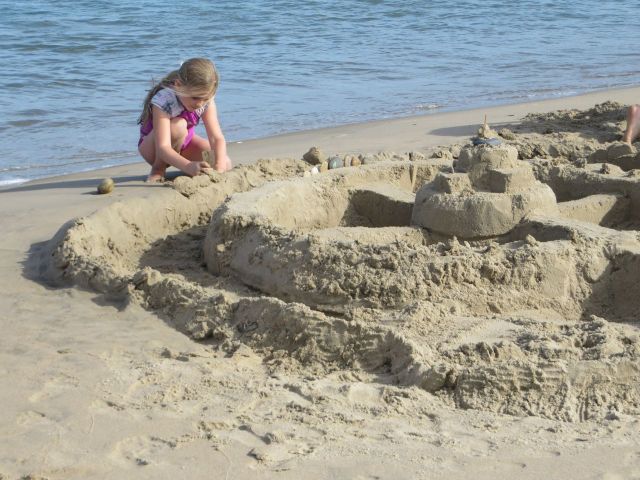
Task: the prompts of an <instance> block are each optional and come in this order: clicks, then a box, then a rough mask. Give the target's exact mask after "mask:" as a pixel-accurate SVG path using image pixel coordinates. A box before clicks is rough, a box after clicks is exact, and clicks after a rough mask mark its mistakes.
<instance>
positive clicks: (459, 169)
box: [411, 145, 557, 239]
mask: <svg viewBox="0 0 640 480" xmlns="http://www.w3.org/2000/svg"><path fill="white" fill-rule="evenodd" d="M455 170H456V173H440V174H438V175H437V176H436V178H435V179H434V180H433V181H432V182H430V183H427V184H425V185H424V186H423V187H422V188H421V189H420V190H419V191H418V192H417V194H416V200H415V205H414V208H413V212H412V217H411V223H412V224H413V225H417V226H421V227H424V228H427V229H429V230H431V231H434V232H437V233H440V234H444V235H455V236H457V237H458V238H464V239H475V238H486V237H495V236H498V235H503V234H505V233H507V232H509V231H510V230H512V229H513V227H515V226H516V225H517V224H518V223H520V221H521V220H522V219H523V218H524V217H525V216H526V215H527V214H528V213H530V212H532V211H535V210H541V211H545V212H546V213H553V212H556V211H557V206H556V197H555V194H554V193H553V190H551V188H550V187H549V186H548V185H545V184H543V183H541V182H539V181H537V180H536V179H535V177H534V175H533V171H532V169H531V166H530V164H528V163H527V162H523V161H519V160H518V152H517V150H516V149H515V148H514V147H512V146H509V145H500V146H490V145H479V146H476V147H468V148H466V149H464V150H463V151H462V152H461V154H460V158H459V160H458V163H457V165H456V168H455Z"/></svg>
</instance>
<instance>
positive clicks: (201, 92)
mask: <svg viewBox="0 0 640 480" xmlns="http://www.w3.org/2000/svg"><path fill="white" fill-rule="evenodd" d="M217 88H218V72H216V69H215V66H214V65H213V63H212V62H211V61H210V60H208V59H206V58H191V59H189V60H187V61H186V62H184V63H183V64H182V65H181V66H180V68H179V69H178V70H174V71H173V72H171V73H169V74H168V75H167V76H166V77H164V78H163V79H162V80H161V81H160V83H158V84H157V85H155V86H154V87H153V88H152V89H151V90H149V93H148V94H147V97H146V98H145V100H144V104H143V109H142V114H141V115H140V118H139V119H138V123H139V124H140V140H139V141H138V151H139V152H140V155H142V158H144V159H145V160H146V161H147V163H148V164H149V165H151V173H149V177H148V178H147V181H148V182H158V181H162V180H164V174H165V171H166V169H167V167H168V166H169V165H172V166H174V167H176V168H178V169H179V170H182V171H183V172H184V173H186V174H187V175H191V176H196V175H199V174H200V173H201V172H202V171H203V169H206V168H211V166H210V165H209V164H208V163H207V162H204V161H203V160H202V152H203V151H204V150H211V149H212V147H213V151H214V154H215V164H214V168H215V169H216V170H217V171H218V172H226V171H228V170H231V160H230V159H229V157H228V156H227V144H226V142H225V140H224V136H223V135H222V130H221V128H220V123H219V122H218V115H217V112H216V105H215V103H214V101H213V97H214V95H215V93H216V90H217ZM201 118H202V123H203V124H204V127H205V129H206V131H207V138H202V137H200V136H198V135H196V134H195V133H194V128H195V126H196V125H197V124H198V123H199V121H200V119H201Z"/></svg>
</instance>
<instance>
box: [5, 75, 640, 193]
mask: <svg viewBox="0 0 640 480" xmlns="http://www.w3.org/2000/svg"><path fill="white" fill-rule="evenodd" d="M638 98H640V86H638V87H625V88H617V89H612V90H598V91H594V92H589V93H583V94H578V95H572V96H566V97H559V98H552V99H545V100H537V101H531V102H523V103H513V104H505V105H497V106H490V107H487V108H472V109H468V110H455V111H445V112H435V113H425V114H419V115H411V116H406V117H397V118H389V119H382V120H371V121H367V122H362V123H350V124H344V125H338V126H332V127H324V128H319V129H312V130H301V131H296V132H291V133H284V134H280V135H273V136H269V137H259V138H253V139H247V140H242V141H234V142H229V143H228V149H229V154H230V156H231V158H232V160H233V161H234V162H235V164H236V165H246V164H248V163H251V162H254V161H255V160H257V159H258V158H264V157H271V158H299V157H301V156H302V154H303V153H304V152H305V151H306V149H308V148H309V147H311V146H313V145H317V146H318V147H320V148H321V149H323V150H325V151H327V152H328V153H332V154H337V153H363V152H374V151H379V150H384V149H389V147H388V145H387V143H388V140H387V138H388V137H387V136H385V135H384V133H385V132H386V131H387V130H388V129H390V130H391V133H392V135H393V137H394V138H395V139H394V140H393V144H394V145H396V147H395V149H396V150H400V149H403V150H407V151H408V150H411V149H414V150H419V149H425V148H429V147H434V146H437V145H446V144H448V143H452V142H454V141H459V140H460V139H462V138H465V137H470V136H472V135H474V133H475V132H474V128H475V127H476V126H477V125H479V124H480V123H482V121H483V119H484V115H485V114H487V115H488V120H489V122H490V123H491V124H492V125H496V126H503V125H508V124H509V123H510V122H511V121H512V120H513V119H515V118H520V117H522V116H523V115H526V114H528V113H541V112H546V111H551V110H557V109H563V108H566V109H571V108H578V109H584V108H588V107H589V106H593V105H595V104H597V103H601V102H604V101H607V100H613V101H617V102H620V103H622V104H627V105H628V104H632V103H635V102H637V101H638V100H637V99H638ZM439 125H454V126H452V127H447V128H444V129H438V128H437V127H438V126H439ZM145 165H146V163H145V162H143V161H142V160H141V159H140V162H134V163H127V164H123V165H117V166H110V167H104V168H99V169H95V170H87V171H83V172H77V173H71V174H66V175H58V176H51V177H44V178H39V179H35V180H31V181H27V182H24V183H20V184H17V185H12V184H8V185H2V186H0V192H3V191H10V190H19V189H21V188H23V187H28V186H29V185H36V184H41V183H47V182H49V181H54V180H56V179H57V180H60V179H63V178H70V179H71V178H76V176H77V177H78V178H87V177H88V176H92V175H94V173H93V172H102V173H104V174H105V176H117V175H118V172H119V170H120V169H124V171H127V172H130V171H132V170H131V168H132V167H133V168H134V170H133V171H137V170H138V169H135V166H138V167H142V168H141V170H144V167H145ZM170 171H172V169H170ZM141 175H144V172H143V173H141Z"/></svg>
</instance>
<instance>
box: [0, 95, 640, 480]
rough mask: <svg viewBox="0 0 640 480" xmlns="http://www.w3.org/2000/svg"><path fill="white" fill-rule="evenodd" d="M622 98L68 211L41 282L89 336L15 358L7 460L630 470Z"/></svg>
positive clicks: (87, 471)
mask: <svg viewBox="0 0 640 480" xmlns="http://www.w3.org/2000/svg"><path fill="white" fill-rule="evenodd" d="M624 114H625V108H624V105H623V104H621V103H616V102H604V103H600V104H597V105H595V106H593V105H591V107H590V108H583V109H580V110H575V109H564V110H552V111H547V112H544V113H536V114H530V115H527V116H523V117H522V118H521V119H518V120H517V121H516V120H514V121H512V122H504V123H502V124H500V125H494V126H492V128H493V130H492V129H489V128H488V127H487V128H486V129H485V130H484V131H488V132H490V133H491V136H492V137H493V138H497V141H495V142H494V144H486V143H482V142H480V143H481V144H479V145H474V144H473V143H472V142H471V136H472V135H473V134H474V133H477V129H478V127H479V126H480V125H479V123H478V124H475V125H473V129H472V130H471V133H470V134H469V135H460V136H459V137H458V138H456V141H455V142H453V143H448V144H446V145H439V146H435V145H431V146H423V147H417V146H416V145H410V147H411V148H409V149H401V148H394V151H391V150H382V151H379V150H376V151H361V152H357V151H355V150H354V151H346V150H347V149H345V150H343V151H335V150H334V151H329V152H328V153H329V155H330V160H331V162H333V163H332V164H331V165H330V166H331V167H338V166H339V165H354V166H345V167H339V168H331V169H329V170H324V171H322V172H321V173H317V174H310V173H309V172H310V170H311V168H312V167H313V164H315V163H316V161H319V162H320V164H321V163H322V162H321V159H320V155H321V154H320V153H319V152H318V151H317V150H316V151H313V155H312V157H313V158H312V161H310V160H309V158H311V157H310V156H309V155H307V157H309V158H306V161H305V160H303V159H302V157H303V154H304V152H306V151H307V150H308V149H309V148H308V147H310V146H311V145H307V147H306V148H304V149H300V150H299V156H298V157H297V158H296V157H288V158H285V157H281V158H270V159H262V160H258V161H257V162H254V163H251V164H247V165H241V166H238V167H236V168H234V169H233V170H232V171H231V172H229V173H227V174H224V175H219V174H214V173H212V174H210V175H203V176H200V177H196V178H193V179H190V178H187V177H182V176H180V177H177V178H175V179H174V180H172V181H170V182H168V183H167V184H166V185H164V186H159V187H157V188H156V187H154V188H152V190H153V191H152V192H149V191H148V190H147V191H146V192H147V194H144V195H122V196H121V197H120V198H112V199H111V201H109V202H108V203H107V204H103V205H97V206H98V207H99V208H97V209H95V211H93V212H92V213H88V214H84V215H82V216H79V217H77V218H75V219H72V220H69V219H68V218H65V217H64V216H62V215H59V216H58V217H61V216H62V218H63V221H62V222H60V223H59V230H58V232H57V233H55V235H52V236H51V237H50V238H49V239H45V241H42V242H40V243H37V244H35V245H34V246H33V247H32V248H31V251H30V252H29V254H28V258H27V259H26V261H25V277H26V279H25V280H23V281H25V282H27V281H28V282H37V283H36V284H37V285H40V287H39V288H41V290H42V291H41V292H39V293H38V295H40V296H43V297H50V296H53V297H55V296H61V295H62V296H65V297H69V298H70V299H71V301H66V300H61V301H60V302H58V303H56V302H53V301H51V300H48V302H49V303H48V305H49V307H48V308H50V311H51V312H52V313H50V314H51V315H52V319H53V320H55V321H52V322H49V323H43V324H42V325H43V327H37V328H46V329H47V332H48V333H46V334H38V335H36V338H47V337H52V338H60V339H64V338H68V337H69V336H71V335H72V334H71V333H70V332H71V331H73V332H80V331H84V332H85V333H84V335H86V336H84V337H83V335H82V334H78V333H74V334H73V336H75V337H78V338H80V339H82V338H84V340H80V341H79V340H75V341H68V342H67V343H68V345H69V346H67V347H64V346H61V344H60V342H58V341H56V342H53V341H50V342H49V343H50V344H51V345H52V346H51V347H42V348H40V349H36V350H35V352H34V353H31V354H30V355H31V357H33V358H32V361H34V362H35V363H36V364H37V365H39V366H38V367H37V368H36V367H34V369H32V370H30V372H31V374H30V375H36V372H40V375H42V377H41V378H37V377H24V376H23V378H20V379H18V378H17V377H16V376H15V375H13V377H15V382H16V384H17V385H18V386H16V387H15V388H16V391H17V392H21V391H23V390H24V391H29V392H30V394H29V396H28V398H24V399H21V398H20V397H19V396H16V395H14V394H8V393H6V392H7V390H5V393H4V394H3V395H5V399H6V401H7V402H8V404H9V405H10V409H9V410H10V412H9V413H7V414H5V417H3V418H6V419H8V420H4V421H3V423H2V424H0V426H1V427H2V430H0V433H2V434H3V436H4V441H3V443H4V445H5V448H4V453H0V478H50V479H54V478H211V477H210V476H209V477H208V475H211V473H212V472H217V473H216V475H217V476H215V475H214V477H213V478H239V479H244V478H362V479H365V478H407V479H410V478H411V479H413V478H424V479H427V478H445V477H446V478H449V479H451V478H469V476H473V477H474V478H541V477H546V478H577V476H579V477H580V478H634V477H633V475H636V473H635V471H636V468H637V466H638V463H639V461H638V458H639V455H640V453H639V452H640V445H639V444H638V440H637V438H638V435H637V434H638V433H640V432H639V431H638V429H639V426H638V418H639V417H638V415H640V331H638V328H637V319H638V318H640V295H638V294H637V290H638V280H639V279H640V268H639V267H640V214H638V212H640V176H639V175H637V172H640V154H639V153H638V151H637V146H634V145H626V144H622V143H620V142H619V141H618V139H619V138H620V135H621V133H622V131H623V130H624V127H625V122H624ZM480 118H481V117H479V119H480ZM489 121H490V122H491V117H489ZM496 135H497V137H496ZM394 146H396V145H394ZM322 151H323V152H326V151H327V148H326V147H324V146H323V147H322ZM345 151H346V153H345ZM356 159H357V160H356ZM328 163H330V162H328ZM119 189H122V187H119V186H118V182H117V178H116V186H115V189H114V193H110V194H109V195H114V194H115V193H116V192H119ZM64 220H69V221H66V222H65V221H64ZM52 222H53V220H52ZM31 295H33V292H32V293H31ZM90 299H92V300H93V301H91V300H90ZM20 305H21V306H20V307H19V308H20V309H21V311H22V310H25V309H26V310H27V311H28V310H29V309H30V307H29V305H28V304H25V303H20ZM78 305H85V306H84V307H82V309H81V307H80V306H78ZM48 314H49V312H48V313H47V315H48ZM56 319H57V320H56ZM62 319H64V320H62ZM35 325H36V324H34V326H33V327H29V326H28V324H22V326H21V327H19V328H18V327H13V329H14V331H15V330H16V329H18V330H19V329H20V328H21V329H25V331H24V333H25V334H29V332H31V333H30V334H33V333H34V332H35V330H33V329H34V328H36V326H35ZM45 326H46V327H45ZM68 329H72V330H68ZM49 330H50V332H49ZM43 335H44V336H43ZM35 342H36V346H37V344H38V343H37V342H45V343H46V341H45V340H35ZM78 342H79V343H78ZM62 343H63V344H64V343H65V342H64V341H63V342H62ZM27 345H29V342H26V341H25V342H20V343H18V344H16V345H14V347H12V348H11V349H10V350H7V352H9V351H11V352H14V353H11V354H9V353H6V354H5V357H6V358H5V360H10V359H13V358H14V357H17V356H19V355H28V354H27V353H26V350H25V349H26V346H27ZM49 350H50V351H49ZM45 352H48V353H46V354H45ZM3 371H4V373H5V374H6V375H11V373H10V371H11V369H10V367H9V364H8V363H7V362H6V361H5V362H4V363H3ZM32 384H33V386H31V387H30V386H29V385H32ZM36 385H38V387H37V388H36ZM51 406H53V407H55V408H54V411H49V410H48V408H51ZM28 445H32V449H33V453H32V454H28V453H25V451H26V450H28V448H29V447H28ZM83 455H84V456H83ZM81 456H83V457H82V458H83V460H80V457H81Z"/></svg>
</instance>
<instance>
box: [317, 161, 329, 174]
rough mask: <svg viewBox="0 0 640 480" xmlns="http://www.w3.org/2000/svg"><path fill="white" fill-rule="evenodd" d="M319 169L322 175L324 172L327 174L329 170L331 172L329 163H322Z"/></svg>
mask: <svg viewBox="0 0 640 480" xmlns="http://www.w3.org/2000/svg"><path fill="white" fill-rule="evenodd" d="M319 167H320V168H319V170H320V172H321V173H322V172H326V171H327V170H329V163H328V162H322V163H320V165H319Z"/></svg>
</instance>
